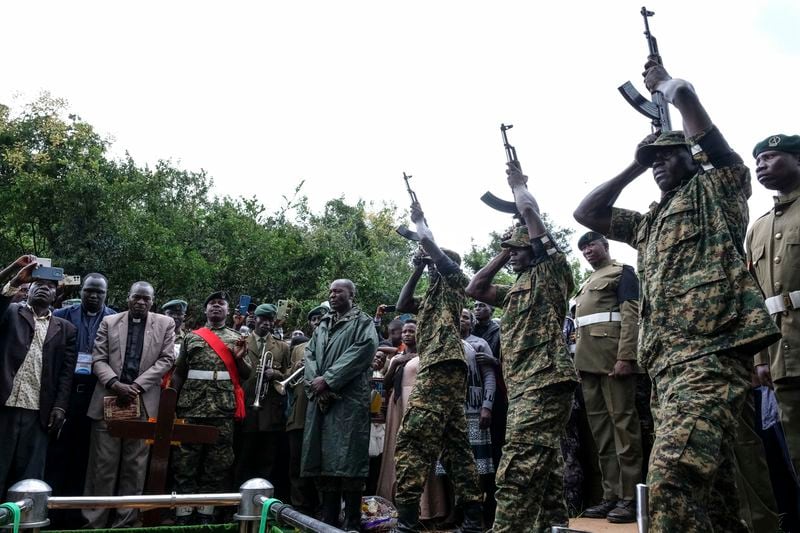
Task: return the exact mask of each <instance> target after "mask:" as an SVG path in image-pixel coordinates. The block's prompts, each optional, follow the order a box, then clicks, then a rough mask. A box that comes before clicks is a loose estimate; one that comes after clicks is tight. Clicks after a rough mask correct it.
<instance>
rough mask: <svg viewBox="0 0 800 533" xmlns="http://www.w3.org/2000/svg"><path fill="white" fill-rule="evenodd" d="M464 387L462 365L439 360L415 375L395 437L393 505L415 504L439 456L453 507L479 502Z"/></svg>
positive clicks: (465, 383)
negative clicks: (452, 494) (453, 498)
mask: <svg viewBox="0 0 800 533" xmlns="http://www.w3.org/2000/svg"><path fill="white" fill-rule="evenodd" d="M466 387H467V366H466V365H465V364H464V363H461V362H458V361H444V362H442V363H438V364H435V365H433V366H430V367H427V368H424V369H422V370H420V371H419V374H418V375H417V381H416V382H415V383H414V389H413V390H412V391H411V395H410V396H409V398H408V408H407V409H406V412H405V414H404V415H403V424H402V426H401V427H400V433H399V434H398V435H397V448H396V450H395V455H394V460H395V465H396V470H397V496H396V497H395V502H396V503H397V504H398V505H414V504H418V503H419V500H420V497H421V496H422V489H423V487H424V485H425V480H426V479H427V478H428V476H429V475H433V473H432V472H433V468H434V466H435V464H436V459H437V458H439V455H440V453H441V454H442V455H443V457H442V459H443V461H442V463H443V464H447V465H448V466H449V468H448V470H447V472H448V476H449V477H450V481H451V482H452V483H453V489H454V492H455V496H456V504H464V503H474V502H480V501H482V499H483V498H482V495H481V490H480V485H479V481H478V472H477V469H476V468H475V458H474V457H473V455H472V448H471V447H470V444H469V439H468V437H467V421H466V418H465V416H464V400H465V398H466Z"/></svg>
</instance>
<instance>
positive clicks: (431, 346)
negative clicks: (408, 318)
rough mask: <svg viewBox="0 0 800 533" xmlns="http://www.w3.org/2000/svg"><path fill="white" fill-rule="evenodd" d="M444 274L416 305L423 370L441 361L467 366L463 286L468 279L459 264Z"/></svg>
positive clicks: (416, 301)
mask: <svg viewBox="0 0 800 533" xmlns="http://www.w3.org/2000/svg"><path fill="white" fill-rule="evenodd" d="M453 267H454V268H453V269H452V270H450V271H448V272H446V273H443V272H441V271H440V276H439V277H438V279H437V280H436V281H434V282H433V284H432V285H431V286H430V287H429V288H428V291H427V292H426V293H425V296H424V297H423V298H422V299H419V298H416V299H415V303H416V304H417V308H418V309H419V311H417V347H418V348H419V369H420V371H421V370H423V369H425V368H427V367H429V366H432V365H434V364H436V363H441V362H442V361H461V362H462V363H464V364H465V365H466V359H465V356H464V346H463V345H462V344H461V311H462V310H463V309H464V306H465V305H466V302H467V297H466V295H465V294H464V289H465V288H466V286H467V284H468V283H469V279H467V276H465V275H464V273H463V272H462V271H461V269H459V268H458V266H456V265H455V263H453Z"/></svg>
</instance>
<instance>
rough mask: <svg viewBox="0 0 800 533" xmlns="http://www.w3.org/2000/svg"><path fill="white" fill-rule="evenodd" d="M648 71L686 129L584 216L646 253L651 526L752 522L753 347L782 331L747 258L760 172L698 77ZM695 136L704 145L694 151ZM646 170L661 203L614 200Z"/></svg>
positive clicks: (593, 199)
mask: <svg viewBox="0 0 800 533" xmlns="http://www.w3.org/2000/svg"><path fill="white" fill-rule="evenodd" d="M645 69H646V72H645V84H646V85H647V88H648V89H649V90H650V91H651V92H655V91H658V92H659V93H661V94H663V96H664V98H665V99H666V100H667V101H668V102H669V103H670V104H672V105H673V106H675V107H676V108H677V109H678V111H679V112H680V113H681V116H682V118H683V124H684V128H685V131H683V132H681V131H664V132H661V133H660V134H659V135H658V136H655V135H651V136H648V137H647V138H645V140H644V141H643V142H642V143H641V144H640V145H639V147H638V149H637V150H636V157H635V160H634V162H633V163H631V164H630V165H629V166H628V167H627V168H626V169H625V170H624V171H623V172H622V173H621V174H619V175H618V176H617V177H615V178H612V179H611V180H609V181H607V182H606V183H604V184H602V185H600V186H599V187H597V188H596V189H595V190H594V191H592V192H591V193H589V195H588V196H587V197H586V198H584V200H583V201H582V202H581V204H580V205H579V206H578V208H577V209H576V211H575V219H576V220H577V221H578V222H580V223H581V224H583V225H585V226H588V227H589V228H591V229H592V230H594V231H597V232H600V233H602V234H605V235H607V236H608V238H610V239H614V240H618V241H622V242H625V243H628V244H629V245H631V246H632V247H634V248H636V249H637V251H638V255H639V259H638V261H639V264H638V271H639V275H640V279H641V295H640V296H641V299H640V324H641V325H640V328H641V329H640V332H639V361H640V363H641V364H642V365H643V367H644V368H645V369H646V370H647V372H648V373H649V374H650V377H651V378H652V380H653V388H654V389H655V400H657V402H656V403H657V408H656V406H655V404H654V409H653V411H654V413H657V418H658V421H657V425H656V428H657V429H656V437H655V443H654V445H653V451H652V456H651V459H650V470H649V473H648V480H647V481H648V486H649V491H650V502H649V503H650V527H651V531H682V532H695V531H697V532H700V531H703V532H706V531H726V532H736V531H745V530H746V529H745V527H744V526H743V525H742V523H741V521H740V520H739V513H738V511H739V502H738V501H737V500H738V498H737V491H736V482H735V478H734V473H735V472H734V470H735V469H734V462H733V461H734V456H733V446H732V444H733V443H734V442H735V433H736V420H737V418H738V417H739V415H740V412H741V411H742V407H743V405H744V403H745V398H746V394H747V391H748V389H749V387H750V371H751V368H752V356H753V354H754V353H756V352H758V350H760V349H762V348H764V347H765V346H768V345H769V344H771V343H772V342H774V341H775V340H777V339H778V337H779V333H778V331H777V329H776V328H775V325H774V324H773V323H772V321H771V320H770V317H769V315H768V314H767V312H766V309H765V308H764V303H763V298H762V297H761V293H760V290H759V289H758V287H757V286H756V284H755V281H754V280H753V278H752V276H750V274H749V273H748V272H747V268H746V265H745V261H744V249H743V244H742V243H743V241H744V234H745V230H746V228H747V220H748V211H747V198H748V197H749V196H750V193H751V189H750V173H749V171H748V170H747V167H745V166H744V165H743V164H742V159H741V158H740V157H739V155H738V154H736V153H735V152H734V151H733V150H732V149H731V148H730V147H729V146H728V143H727V142H726V141H725V139H724V138H723V137H722V134H721V133H720V132H719V130H718V129H717V128H716V126H714V124H713V123H712V122H711V119H710V118H709V116H708V114H707V113H706V111H705V109H704V108H703V106H702V105H701V103H700V100H699V99H698V97H697V94H696V93H695V90H694V88H693V87H692V85H691V84H689V83H688V82H686V81H684V80H681V79H673V78H671V77H670V76H669V74H667V72H666V70H665V69H664V67H662V66H661V65H659V64H657V63H656V62H655V61H652V60H651V61H648V63H647V65H645ZM692 145H699V147H700V149H701V150H702V154H698V155H697V156H696V157H693V156H692V151H691V146H692ZM701 162H702V163H707V165H706V166H705V167H704V166H703V165H701ZM647 168H652V169H653V177H654V178H655V181H656V184H657V185H658V187H659V189H661V199H660V201H659V202H658V203H656V204H653V207H652V208H651V210H650V211H649V212H648V213H646V214H641V213H638V212H636V211H630V210H627V209H620V208H617V207H613V205H614V203H615V202H616V201H617V198H618V197H619V195H620V193H621V192H622V190H623V189H624V188H625V187H626V186H627V185H628V184H630V183H631V182H632V181H633V180H635V179H636V178H637V177H639V176H640V175H642V174H643V173H644V172H645V171H646V170H647Z"/></svg>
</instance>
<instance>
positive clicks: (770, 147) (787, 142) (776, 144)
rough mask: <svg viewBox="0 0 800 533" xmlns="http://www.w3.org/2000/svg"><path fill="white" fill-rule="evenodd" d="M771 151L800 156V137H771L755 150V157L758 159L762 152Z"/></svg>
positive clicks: (781, 135) (780, 135) (780, 134)
mask: <svg viewBox="0 0 800 533" xmlns="http://www.w3.org/2000/svg"><path fill="white" fill-rule="evenodd" d="M770 151H774V152H786V153H787V154H800V135H784V134H783V133H779V134H777V135H770V136H769V137H767V138H766V139H764V140H763V141H761V142H760V143H758V144H757V145H756V146H755V148H753V157H758V154H760V153H761V152H770Z"/></svg>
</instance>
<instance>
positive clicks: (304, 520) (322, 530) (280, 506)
mask: <svg viewBox="0 0 800 533" xmlns="http://www.w3.org/2000/svg"><path fill="white" fill-rule="evenodd" d="M266 500H267V498H265V497H263V496H257V497H256V502H257V503H258V504H259V506H260V505H263V504H264V502H265V501H266ZM270 511H272V512H273V514H274V515H275V518H276V519H277V521H278V523H279V524H288V525H290V526H292V527H295V528H297V529H299V530H300V531H313V532H314V533H346V532H345V530H343V529H339V528H338V527H333V526H331V525H328V524H326V523H325V522H322V521H320V520H317V519H316V518H312V517H310V516H307V515H304V514H303V513H301V512H300V511H298V510H297V509H295V508H294V507H292V506H291V505H287V504H285V503H273V504H272V507H271V508H270Z"/></svg>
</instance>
